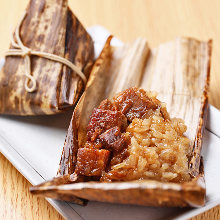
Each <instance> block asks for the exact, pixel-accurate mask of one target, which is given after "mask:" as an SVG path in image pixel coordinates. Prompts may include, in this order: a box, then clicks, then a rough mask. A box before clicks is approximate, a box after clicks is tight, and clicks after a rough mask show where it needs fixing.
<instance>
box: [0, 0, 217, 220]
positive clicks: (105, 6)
mask: <svg viewBox="0 0 220 220" xmlns="http://www.w3.org/2000/svg"><path fill="white" fill-rule="evenodd" d="M27 3H28V0H19V1H18V0H7V1H4V0H0V6H1V7H0V12H1V13H0V33H1V41H0V57H2V56H3V53H4V51H5V50H7V48H8V45H9V41H10V38H9V36H10V33H11V32H12V31H13V30H14V27H15V24H16V22H17V20H18V18H19V17H20V16H21V15H22V13H23V10H24V8H25V7H26V5H27ZM69 4H70V7H71V8H72V9H73V10H74V13H75V14H76V15H77V16H78V18H79V19H80V20H81V22H82V23H83V24H84V25H85V26H91V25H95V24H101V25H103V26H105V27H106V28H107V29H109V30H110V31H111V32H112V33H113V34H114V35H115V36H117V37H118V38H120V39H122V40H123V41H130V40H133V39H134V38H135V37H137V36H143V37H147V39H148V41H149V44H150V46H151V47H152V46H157V45H158V44H159V43H161V42H165V41H167V40H171V39H173V38H175V37H176V36H180V35H183V36H191V37H196V38H199V39H201V40H208V39H209V38H212V39H213V41H214V44H213V58H212V67H211V85H210V87H211V89H210V90H211V91H210V103H211V104H213V105H214V106H216V107H217V108H219V109H220V90H219V88H218V87H219V84H220V74H218V70H220V63H219V62H218V57H219V56H220V41H219V38H220V28H219V27H220V13H219V11H220V1H218V0H212V1H207V0H194V1H192V0H182V1H173V0H163V1H160V0H136V1H132V0H105V1H103V0H69ZM0 186H1V190H2V191H1V195H3V196H1V198H0V208H1V212H0V218H1V217H2V216H3V217H5V218H6V219H49V218H51V219H61V217H60V216H59V215H58V214H57V212H56V211H55V210H54V209H53V208H52V207H51V206H50V205H49V204H48V203H47V202H46V201H44V200H43V199H39V198H36V197H33V196H32V195H31V194H30V193H29V191H28V188H29V186H30V184H29V183H28V182H27V181H26V180H25V179H24V178H23V177H22V176H21V174H19V173H18V172H17V171H16V170H15V168H13V166H12V165H11V164H10V163H9V162H8V161H7V160H6V159H5V158H4V157H3V156H0ZM2 193H3V194H2ZM16 199H17V201H20V202H16ZM219 212H220V206H218V207H216V208H214V209H211V210H209V211H208V212H206V213H204V214H201V215H199V216H197V217H195V218H193V219H194V220H195V219H196V220H199V219H219V218H220V213H219ZM1 219H2V218H1Z"/></svg>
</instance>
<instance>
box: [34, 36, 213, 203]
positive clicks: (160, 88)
mask: <svg viewBox="0 0 220 220" xmlns="http://www.w3.org/2000/svg"><path fill="white" fill-rule="evenodd" d="M134 45H135V44H133V45H132V46H130V48H132V47H134V48H133V49H132V51H135V50H136V49H137V48H138V47H139V46H138V45H136V46H134ZM139 45H144V40H143V41H142V43H141V44H139ZM126 47H127V46H124V47H123V49H122V48H114V49H113V48H112V47H111V46H110V39H108V41H107V43H106V45H105V47H104V49H103V51H102V53H101V55H100V57H99V58H98V59H97V61H96V63H95V65H94V67H93V69H92V72H91V76H90V79H89V82H88V86H87V88H86V90H85V92H84V95H83V96H82V98H81V99H80V101H79V103H78V105H77V107H76V109H75V111H74V114H73V118H72V121H71V124H70V127H69V130H68V134H67V139H66V142H65V145H64V150H63V154H62V157H61V163H60V169H59V171H58V175H59V176H60V178H61V179H62V175H66V174H67V175H68V174H72V173H73V172H74V169H75V167H74V166H75V162H76V155H77V150H78V144H79V146H81V145H83V144H84V142H85V133H86V130H85V129H86V126H87V124H88V121H89V116H90V115H91V112H92V110H93V109H94V108H95V107H97V106H98V104H99V103H100V101H101V100H103V99H105V98H106V97H111V96H112V95H113V94H115V93H116V92H118V87H119V90H124V89H126V88H127V87H126V86H127V84H126V81H123V78H124V77H127V74H129V73H128V72H127V71H128V70H129V68H127V69H126V68H124V67H125V66H126V62H127V65H128V66H129V65H134V66H139V67H140V68H139V70H140V71H139V72H138V76H137V79H138V80H137V81H135V80H131V81H130V82H129V84H128V85H129V87H130V86H134V85H136V86H137V83H139V84H138V86H139V87H143V88H144V89H147V90H154V91H157V92H158V94H159V97H160V99H161V101H165V102H167V107H168V109H169V111H170V113H171V116H172V117H175V116H178V117H182V118H183V119H185V121H186V124H187V125H188V128H189V130H188V132H187V136H188V137H189V138H190V140H191V143H192V145H193V146H194V147H193V148H192V154H191V161H190V162H189V166H190V171H191V174H192V181H190V182H185V183H180V184H178V183H164V182H159V181H152V180H143V181H130V182H115V183H102V182H87V180H86V179H84V180H81V182H80V183H74V184H67V185H64V184H59V183H57V184H50V183H51V182H49V184H50V186H49V187H48V185H47V184H48V183H45V184H41V185H40V186H35V187H33V188H32V189H31V191H32V192H33V193H35V194H38V195H43V196H50V197H51V196H52V197H53V196H57V198H59V199H63V198H64V197H63V196H65V198H66V197H68V195H69V196H70V197H71V198H72V197H73V196H76V197H80V198H83V199H88V200H96V201H105V202H115V203H123V204H139V205H151V206H194V207H197V206H202V205H204V203H205V181H204V173H203V166H202V163H200V152H201V147H202V130H203V128H204V120H205V109H206V107H207V92H208V85H209V71H210V55H211V41H209V42H200V41H197V40H195V39H190V38H178V39H176V40H175V41H171V42H169V43H165V44H161V45H160V46H159V47H158V48H155V49H153V50H152V51H151V53H150V54H149V56H148V52H149V51H148V47H147V46H143V47H141V48H142V53H143V54H144V55H145V57H144V58H143V57H142V58H139V59H135V58H133V59H131V60H133V63H132V64H131V63H130V60H129V59H127V61H126V62H125V60H126V57H127V56H129V55H126V56H124V53H123V51H126V50H127V51H129V50H128V49H127V48H126ZM135 47H136V49H135ZM116 51H120V53H119V54H121V56H120V55H119V54H117V53H116ZM140 54H141V52H140ZM134 57H135V54H134ZM123 69H124V70H125V71H123ZM114 71H115V72H116V71H117V72H118V73H121V74H122V75H120V74H119V76H116V75H115V74H114ZM111 73H112V74H111ZM133 74H136V73H135V71H132V75H133ZM117 77H118V80H114V79H116V78H117ZM128 78H130V79H134V78H135V77H134V78H133V76H130V77H128ZM140 78H141V79H142V80H139V79H140ZM96 80H97V81H98V82H97V84H96ZM192 81H193V82H192ZM108 82H111V84H110V83H109V84H110V85H109V84H108ZM121 82H122V84H121V85H120V83H121ZM123 82H124V83H123ZM132 82H133V83H134V84H132ZM119 85H120V86H119ZM77 140H78V142H77ZM70 158H71V159H70ZM48 193H49V194H48ZM100 195H101V196H100ZM70 197H69V198H70Z"/></svg>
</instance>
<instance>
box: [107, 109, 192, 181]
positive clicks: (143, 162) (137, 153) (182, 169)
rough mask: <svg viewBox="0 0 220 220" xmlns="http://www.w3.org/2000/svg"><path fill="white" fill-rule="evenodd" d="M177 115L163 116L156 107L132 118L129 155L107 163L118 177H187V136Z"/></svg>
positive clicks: (176, 179)
mask: <svg viewBox="0 0 220 220" xmlns="http://www.w3.org/2000/svg"><path fill="white" fill-rule="evenodd" d="M186 129H187V127H186V125H185V124H184V121H183V120H181V119H177V118H173V119H170V120H164V118H163V117H162V115H161V112H160V110H159V109H157V110H156V111H155V112H154V114H153V115H151V116H150V117H149V118H147V119H138V118H135V119H133V121H132V122H131V124H130V125H129V126H128V127H127V130H126V136H129V137H130V144H129V146H128V152H129V156H128V157H127V158H126V159H125V160H124V161H122V163H119V164H116V165H114V166H112V167H111V169H110V172H109V173H106V174H107V176H108V175H111V173H112V174H113V173H114V175H117V176H120V180H123V181H125V180H137V179H153V180H160V181H164V182H169V181H171V182H185V181H189V180H190V175H189V171H188V156H189V153H190V152H191V149H190V140H189V139H188V138H187V137H186V136H184V132H185V131H186Z"/></svg>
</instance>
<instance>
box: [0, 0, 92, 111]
mask: <svg viewBox="0 0 220 220" xmlns="http://www.w3.org/2000/svg"><path fill="white" fill-rule="evenodd" d="M93 58H94V48H93V41H92V39H91V37H90V36H89V34H88V33H87V32H86V30H85V28H84V27H83V26H82V24H81V23H80V22H79V20H78V19H77V18H76V16H75V15H74V14H73V13H72V11H71V10H70V9H69V7H68V3H67V0H58V1H51V0H43V1H41V0H37V1H35V0H31V1H30V3H29V5H28V7H27V9H26V13H25V15H24V16H23V17H22V19H21V21H20V22H19V24H18V26H17V28H16V31H15V33H14V34H13V37H12V42H11V46H10V49H9V51H8V52H6V60H5V64H4V66H3V70H1V72H0V113H1V114H13V115H42V114H56V113H58V112H61V111H64V110H65V109H66V108H68V107H70V106H73V105H74V104H75V103H76V102H77V101H78V99H79V97H80V95H81V94H82V92H83V89H84V87H85V85H86V80H87V79H88V77H89V72H90V69H91V67H92V64H93Z"/></svg>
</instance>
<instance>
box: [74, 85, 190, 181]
mask: <svg viewBox="0 0 220 220" xmlns="http://www.w3.org/2000/svg"><path fill="white" fill-rule="evenodd" d="M186 129H187V128H186V125H184V122H183V120H181V119H177V118H172V119H171V118H170V116H169V114H168V112H167V110H166V107H165V104H164V103H161V102H160V101H159V100H158V99H156V95H155V94H153V93H151V92H145V91H144V90H143V89H138V88H135V87H133V88H130V89H127V90H125V91H123V92H121V93H119V94H118V95H116V96H114V97H113V99H112V100H109V99H106V100H104V101H102V102H101V104H100V105H99V106H98V108H96V109H94V111H93V113H92V115H91V117H90V122H89V124H88V127H87V142H86V143H85V145H84V146H81V148H79V150H78V154H77V163H76V170H75V172H76V173H77V174H78V175H82V176H96V177H100V181H108V182H111V181H126V180H138V179H155V180H160V181H164V182H167V181H171V182H184V181H189V180H190V175H189V172H188V157H189V152H190V151H191V149H190V141H189V139H188V138H187V137H185V136H184V132H185V131H186Z"/></svg>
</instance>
